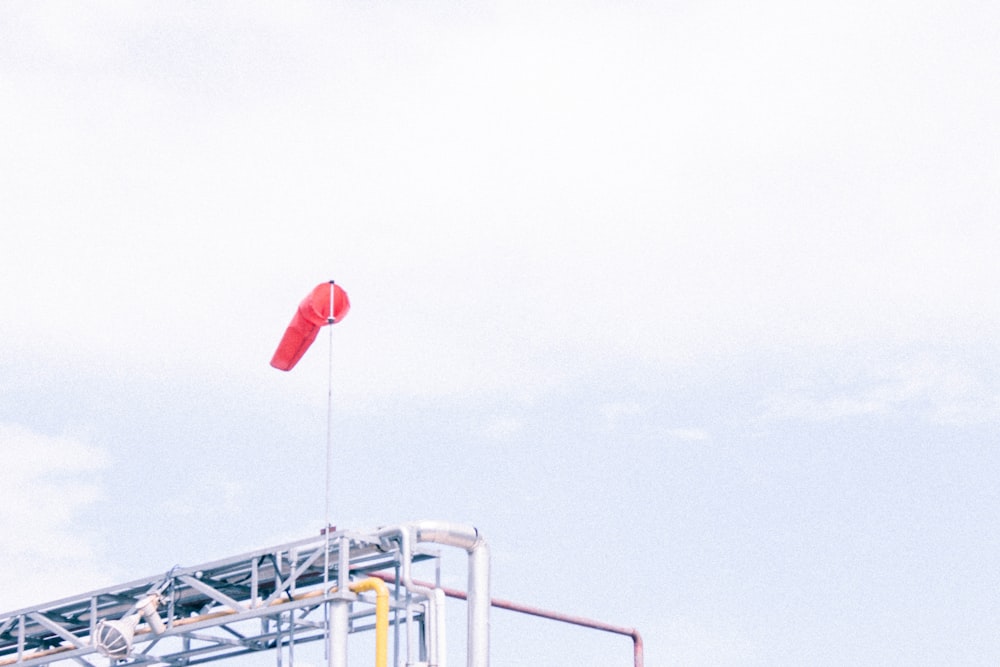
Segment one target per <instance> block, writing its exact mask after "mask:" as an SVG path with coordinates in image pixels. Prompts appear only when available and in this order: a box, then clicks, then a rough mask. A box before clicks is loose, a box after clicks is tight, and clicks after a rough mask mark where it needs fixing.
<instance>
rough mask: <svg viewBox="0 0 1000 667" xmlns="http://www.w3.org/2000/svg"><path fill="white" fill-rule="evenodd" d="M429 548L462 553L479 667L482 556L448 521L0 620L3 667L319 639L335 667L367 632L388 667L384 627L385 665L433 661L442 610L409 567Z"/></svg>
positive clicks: (316, 541)
mask: <svg viewBox="0 0 1000 667" xmlns="http://www.w3.org/2000/svg"><path fill="white" fill-rule="evenodd" d="M427 543H436V545H444V546H454V547H460V548H463V549H465V550H466V551H467V552H468V554H469V584H470V604H469V609H468V613H469V634H468V636H469V656H468V665H470V667H486V666H487V665H488V664H489V662H488V661H489V658H488V626H489V619H488V613H489V601H490V599H489V589H488V581H489V553H488V550H487V547H486V544H485V541H484V540H483V539H482V538H481V537H480V536H479V534H478V532H477V531H476V529H475V528H473V527H471V526H465V525H460V524H449V523H443V522H418V523H413V524H403V525H401V526H396V527H391V528H382V529H378V530H376V531H373V532H370V533H357V532H348V531H337V532H331V533H329V534H323V535H320V536H318V537H314V538H309V539H304V540H299V541H295V542H289V543H286V544H281V545H278V546H274V547H271V548H266V549H260V550H257V551H253V552H250V553H246V554H242V555H239V556H234V557H231V558H226V559H223V560H219V561H215V562H211V563H205V564H202V565H197V566H193V567H176V568H174V569H172V570H170V571H169V572H167V573H166V574H163V575H160V576H153V577H148V578H145V579H139V580H136V581H132V582H129V583H126V584H120V585H114V586H109V587H107V588H104V589H101V590H97V591H92V592H90V593H85V594H82V595H77V596H73V597H68V598H64V599H62V600H57V601H55V602H50V603H47V604H42V605H38V606H35V607H30V608H25V609H20V610H17V611H14V612H11V613H5V614H0V667H7V666H12V665H16V666H17V667H34V666H35V665H49V664H54V663H57V662H66V661H71V662H75V663H77V664H78V665H82V666H83V667H97V664H98V663H95V662H94V660H95V659H99V656H100V655H103V656H106V657H107V658H108V659H109V660H110V664H111V665H113V666H115V665H117V666H119V667H127V666H129V665H164V666H169V667H188V666H192V665H198V664H201V663H204V662H210V661H213V660H220V659H224V658H232V657H235V656H241V655H246V654H249V653H255V652H261V651H269V650H275V649H277V650H290V649H291V647H293V646H294V645H295V644H298V643H304V642H313V641H319V640H325V641H327V642H328V644H327V651H328V661H329V664H330V665H331V667H341V666H346V663H347V651H346V644H347V636H348V634H350V633H353V632H359V631H370V630H375V631H376V643H377V651H376V663H375V664H376V665H382V666H384V665H386V664H387V663H386V657H385V656H386V653H387V650H388V649H387V630H386V627H387V626H394V627H395V641H394V651H395V658H394V662H393V663H392V664H400V662H401V661H402V659H403V657H405V659H406V664H414V665H419V664H428V661H430V662H431V663H432V664H433V662H435V661H436V656H435V655H434V651H435V642H436V641H438V640H437V639H436V637H437V631H438V629H439V628H438V627H437V626H436V625H435V610H436V609H438V601H437V600H436V596H435V591H434V590H432V589H428V588H427V587H426V586H425V585H423V584H420V583H415V582H413V580H412V578H411V566H412V564H414V563H417V562H421V561H427V560H430V559H436V558H437V557H438V553H439V552H438V551H437V550H436V549H435V548H432V547H427V546H425V545H426V544H427ZM390 572H391V573H392V574H391V576H389V573H390ZM374 574H379V576H372V575H374ZM386 581H389V582H391V583H390V584H388V585H387V584H386V583H385V582H386ZM439 595H440V594H439ZM473 596H475V599H473ZM442 602H443V597H442ZM441 609H442V610H443V607H441ZM442 620H443V611H442ZM401 628H403V629H405V633H406V640H405V650H404V649H403V648H402V647H401V641H400V629H401ZM440 630H441V632H443V626H442V627H441V628H440ZM439 641H440V642H441V644H442V645H443V642H444V640H443V637H441V638H440V640H439ZM379 652H381V655H379ZM404 652H405V656H404V655H403V653H404ZM100 664H101V665H102V666H103V664H104V663H103V660H102V661H101V663H100Z"/></svg>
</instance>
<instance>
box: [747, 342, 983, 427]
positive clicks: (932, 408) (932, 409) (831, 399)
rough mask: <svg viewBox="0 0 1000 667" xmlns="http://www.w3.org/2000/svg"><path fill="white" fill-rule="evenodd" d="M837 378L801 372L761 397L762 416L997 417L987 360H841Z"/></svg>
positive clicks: (949, 420)
mask: <svg viewBox="0 0 1000 667" xmlns="http://www.w3.org/2000/svg"><path fill="white" fill-rule="evenodd" d="M839 370H840V371H841V373H842V375H841V376H840V377H830V376H829V375H826V376H825V377H822V378H817V377H812V376H806V377H802V378H800V379H798V380H797V381H795V382H793V383H792V384H793V385H794V386H795V388H793V389H786V390H783V391H780V392H775V393H773V394H771V395H769V396H767V397H766V398H765V399H764V400H763V401H762V407H763V413H762V417H763V418H764V419H768V420H773V419H799V420H806V421H829V420H835V419H842V418H851V417H863V416H869V415H872V416H878V415H893V414H899V413H902V412H903V411H910V413H911V414H916V415H921V416H922V417H923V419H926V420H927V421H929V422H934V423H939V424H951V425H960V424H981V423H989V422H994V421H997V420H1000V387H998V386H997V385H996V382H995V381H994V378H993V374H992V371H991V370H990V366H989V365H985V366H980V367H976V366H974V365H972V363H971V362H970V361H969V360H967V359H964V358H962V357H961V356H957V355H952V356H938V355H934V354H929V353H925V354H921V355H919V356H918V357H916V358H914V359H912V360H909V361H902V362H895V363H892V362H880V363H875V364H872V365H870V366H863V367H862V366H851V365H849V364H843V365H842V366H841V368H840V369H839Z"/></svg>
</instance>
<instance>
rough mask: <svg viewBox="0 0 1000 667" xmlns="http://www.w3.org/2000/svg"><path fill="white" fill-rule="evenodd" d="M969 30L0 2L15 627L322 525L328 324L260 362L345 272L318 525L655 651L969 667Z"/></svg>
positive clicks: (983, 251) (987, 268)
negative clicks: (454, 547)
mask: <svg viewBox="0 0 1000 667" xmlns="http://www.w3.org/2000/svg"><path fill="white" fill-rule="evenodd" d="M539 4H543V5H544V6H538V5H539ZM998 25H1000V10H998V9H997V8H995V7H994V6H993V5H991V4H989V3H976V2H959V3H950V4H948V5H941V4H939V3H926V2H906V3H894V2H874V3H872V2H865V3H860V2H858V3H838V4H836V5H829V6H822V7H820V6H818V5H815V4H813V5H810V4H808V3H807V4H806V5H803V4H802V3H793V2H764V3H756V5H754V6H747V5H746V4H745V3H736V2H713V3H687V2H675V3H644V2H615V3H611V2H582V3H581V2H573V3H569V2H553V3H528V2H505V3H492V2H471V3H458V2H450V1H444V0H442V1H440V2H428V3H401V2H400V3H397V2H364V3H351V2H348V3H318V2H316V3H313V2H302V3H294V4H288V3H255V2H251V3H224V2H217V3H175V2H169V3H167V2H152V3H92V4H85V3H59V2H44V1H43V2H30V3H5V4H3V5H0V90H2V91H3V93H2V95H0V120H2V122H0V154H2V156H3V157H2V159H0V219H2V224H0V285H2V288H0V308H2V310H3V312H4V313H5V316H4V317H3V318H0V341H2V346H0V446H2V448H3V451H4V452H5V455H4V464H5V465H6V467H7V470H8V475H9V478H8V479H9V480H10V481H9V482H8V483H6V484H4V485H2V486H0V520H2V521H0V523H2V525H3V527H4V530H3V531H0V608H4V609H13V608H17V607H20V606H24V605H28V604H33V603H39V602H42V601H44V600H46V599H50V598H54V597H60V596H63V595H65V594H68V593H72V592H83V591H85V590H89V589H91V588H94V587H96V586H100V585H104V584H107V583H111V582H114V581H119V580H129V579H133V578H136V577H139V576H145V575H149V574H152V573H156V572H159V571H161V570H162V571H166V570H167V569H169V568H170V567H171V566H172V565H174V564H175V563H182V564H195V563H198V562H202V561H207V560H211V559H214V558H219V557H222V556H226V555H230V554H236V553H240V552H242V551H245V550H248V549H251V548H255V547H258V546H264V545H267V544H270V543H274V542H279V541H283V540H286V539H294V538H298V537H302V536H307V535H311V534H313V533H314V532H315V531H317V530H318V529H319V527H320V526H321V525H322V513H323V475H322V462H323V457H324V444H325V426H326V412H325V410H326V386H327V384H326V383H327V337H326V333H325V332H324V334H323V335H322V336H321V337H320V339H319V340H318V341H317V344H316V346H315V347H314V349H313V350H311V351H310V353H309V354H308V355H307V356H306V358H305V359H304V360H303V361H302V362H301V363H300V365H299V366H298V367H297V368H296V369H295V370H294V371H293V372H291V373H289V374H284V373H281V372H279V371H275V370H273V369H271V368H270V367H269V366H268V361H269V359H270V357H271V354H272V353H273V351H274V347H275V346H276V345H277V342H278V340H279V338H280V336H281V333H282V331H283V330H284V327H285V326H286V324H287V323H288V320H289V319H290V317H291V315H292V312H293V310H294V308H295V306H296V304H297V303H298V301H299V300H300V299H301V298H302V297H303V296H305V294H306V293H307V292H308V291H309V290H310V289H311V288H312V287H313V286H314V285H315V284H316V283H318V282H321V281H324V280H327V279H329V278H335V279H336V280H337V281H338V282H339V283H341V284H342V285H343V286H344V287H345V289H346V290H347V291H348V293H349V294H350V296H351V300H352V311H351V313H350V315H349V317H348V318H347V319H345V320H344V322H343V323H341V324H338V325H337V326H336V328H335V330H334V345H335V351H334V353H335V366H336V369H335V388H334V401H335V404H336V412H335V414H334V419H333V423H334V430H335V436H334V442H335V448H336V455H337V461H336V470H337V471H338V481H337V484H336V489H335V491H334V496H333V502H334V509H333V517H334V521H335V523H336V524H337V525H339V526H342V527H352V528H366V527H373V526H376V525H383V524H393V523H399V522H402V521H407V520H412V519H420V518H438V519H446V520H455V521H467V522H470V523H473V524H475V525H477V526H478V527H480V528H481V530H482V531H483V532H484V534H485V535H486V536H487V538H488V539H489V540H490V542H491V544H492V545H493V547H494V577H493V589H494V593H495V595H497V596H500V597H505V598H510V599H514V600H518V601H523V602H525V603H529V604H536V605H539V606H544V607H549V608H555V609H559V610H561V611H565V612H568V613H576V614H581V615H585V616H591V617H594V618H598V619H601V620H605V621H608V622H612V623H617V624H620V625H624V626H635V627H637V628H638V629H639V630H640V631H641V632H643V634H644V637H645V639H646V645H647V664H651V665H656V664H662V665H667V664H679V665H776V664H784V665H801V664H827V665H848V664H850V665H855V664H866V665H918V664H925V665H939V664H966V665H977V664H982V665H994V664H996V663H997V662H998V661H1000V637H998V633H997V630H996V628H997V627H998V625H1000V602H998V599H1000V598H998V593H997V591H998V586H1000V565H998V559H997V553H998V546H1000V544H998V538H997V537H996V530H997V526H998V519H1000V516H998V514H1000V509H998V507H1000V502H998V501H1000V487H998V484H997V479H998V474H1000V443H998V441H997V436H996V434H995V433H996V428H997V426H998V424H1000V382H998V380H997V377H998V374H997V373H998V371H1000V355H998V354H997V351H996V343H995V341H996V340H997V334H998V330H1000V299H998V298H997V297H996V295H995V293H994V292H995V289H994V286H995V285H996V284H997V283H998V278H1000V268H998V262H997V260H996V257H997V256H998V253H1000V224H998V223H1000V129H998V128H1000V125H998V124H997V123H996V119H997V118H1000V70H998V66H997V63H1000V46H998V45H1000V39H998V37H1000V35H998V34H997V28H996V26H998ZM446 564H449V565H450V567H451V569H450V571H449V573H448V574H447V577H449V578H450V581H451V583H452V584H453V585H458V586H461V585H462V582H463V579H464V563H463V562H462V560H461V559H457V560H455V561H453V562H452V561H448V560H447V557H446ZM454 618H455V619H456V620H457V621H459V623H457V624H456V625H460V619H461V616H460V615H455V616H454ZM493 625H494V661H495V663H496V664H510V665H516V664H526V663H527V661H530V662H531V663H532V664H557V663H556V662H555V658H554V657H553V656H552V655H551V654H549V653H548V651H551V650H565V651H567V652H568V651H569V650H570V648H572V651H574V653H572V654H570V655H568V656H567V657H566V658H565V664H594V665H611V664H623V665H624V664H629V645H628V641H627V640H626V639H621V638H614V637H609V636H605V635H601V636H598V637H597V638H593V637H589V636H588V637H587V638H586V639H583V638H581V637H580V636H579V635H577V634H559V633H560V632H562V630H561V629H552V628H550V627H548V626H545V627H540V626H538V625H537V624H536V625H532V624H531V623H525V622H523V621H520V620H514V619H510V618H509V617H507V616H501V615H497V616H495V617H494V624H493ZM548 632H551V633H552V636H551V638H549V639H548V640H546V637H545V635H546V633H548ZM591 642H593V643H591ZM522 643H523V644H524V645H523V646H519V645H520V644H522ZM449 646H450V647H451V648H452V650H453V651H455V652H459V651H460V649H461V642H459V641H455V640H453V639H452V640H451V641H449ZM553 647H554V648H553Z"/></svg>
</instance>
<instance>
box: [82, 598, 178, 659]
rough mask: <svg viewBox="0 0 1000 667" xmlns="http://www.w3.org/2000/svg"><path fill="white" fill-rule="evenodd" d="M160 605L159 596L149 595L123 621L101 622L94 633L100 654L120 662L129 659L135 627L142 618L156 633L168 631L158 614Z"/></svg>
mask: <svg viewBox="0 0 1000 667" xmlns="http://www.w3.org/2000/svg"><path fill="white" fill-rule="evenodd" d="M159 604H160V596H159V595H147V596H146V597H144V598H142V599H141V600H139V601H138V602H137V603H136V604H135V606H134V607H133V609H135V610H136V611H135V612H132V613H127V614H125V615H124V616H122V617H121V620H118V621H108V620H101V622H100V623H98V624H97V628H96V629H95V631H94V646H95V647H96V648H97V650H98V652H99V653H100V654H101V655H103V656H107V657H108V658H114V659H119V660H120V659H122V658H125V657H127V656H128V654H129V652H130V651H131V650H132V638H133V637H134V636H135V626H137V625H138V624H139V621H140V620H141V619H142V618H145V619H146V622H147V623H148V624H149V628H150V629H151V630H152V631H153V632H154V633H156V634H160V633H162V632H163V631H164V630H166V627H165V626H164V625H163V619H161V618H160V616H159V614H157V613H156V608H157V607H158V606H159ZM130 612H131V610H130Z"/></svg>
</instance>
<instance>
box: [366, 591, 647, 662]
mask: <svg viewBox="0 0 1000 667" xmlns="http://www.w3.org/2000/svg"><path fill="white" fill-rule="evenodd" d="M369 576H372V577H378V578H379V579H381V580H383V581H386V582H388V583H390V584H394V583H396V577H394V576H393V575H391V574H383V573H381V572H375V573H372V574H371V575H369ZM413 583H414V584H416V585H417V586H423V587H424V588H440V589H441V590H442V591H443V592H444V594H445V595H447V596H448V597H450V598H457V599H459V600H465V599H467V598H468V596H467V595H466V593H465V591H460V590H458V589H455V588H446V587H444V586H434V584H431V583H428V582H426V581H414V582H413ZM490 605H491V606H493V607H497V608H499V609H509V610H510V611H516V612H520V613H522V614H530V615H531V616H539V617H541V618H548V619H550V620H553V621H560V622H562V623H570V624H572V625H580V626H583V627H585V628H593V629H594V630H603V631H604V632H611V633H614V634H616V635H625V636H627V637H631V638H632V653H633V659H634V666H635V667H643V655H642V635H640V634H639V631H638V630H636V629H635V628H623V627H620V626H617V625H610V624H608V623H603V622H601V621H595V620H593V619H590V618H584V617H582V616H570V615H569V614H563V613H560V612H558V611H549V610H547V609H539V608H538V607H531V606H529V605H525V604H521V603H519V602H511V601H510V600H501V599H500V598H490Z"/></svg>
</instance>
